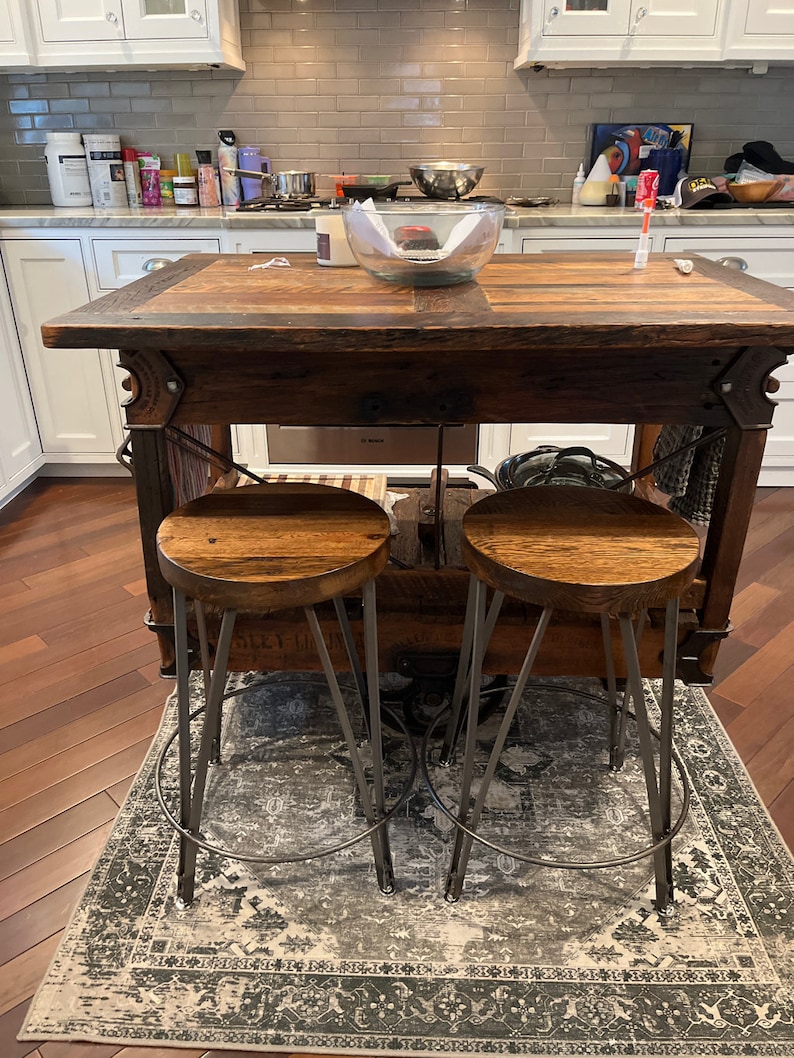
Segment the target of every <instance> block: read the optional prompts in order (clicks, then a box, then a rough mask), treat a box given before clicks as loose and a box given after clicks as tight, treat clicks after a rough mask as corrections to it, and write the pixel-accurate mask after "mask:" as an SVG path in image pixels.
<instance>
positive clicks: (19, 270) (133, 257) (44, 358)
mask: <svg viewBox="0 0 794 1058" xmlns="http://www.w3.org/2000/svg"><path fill="white" fill-rule="evenodd" d="M73 231H74V234H71V235H70V237H68V238H61V237H55V238H53V237H52V234H51V233H49V232H46V231H44V230H43V233H42V236H41V237H32V235H31V232H30V231H29V230H26V231H25V233H24V236H16V235H15V234H14V233H13V232H10V231H9V232H6V233H5V236H4V238H3V239H2V242H1V243H0V248H1V252H2V258H3V262H4V265H5V273H6V280H7V284H8V289H7V291H6V290H5V289H4V290H3V291H2V294H3V296H4V298H5V303H6V305H7V310H6V314H7V315H8V323H7V324H6V327H7V328H9V327H10V334H11V337H13V343H11V341H10V338H9V340H7V341H6V342H5V343H4V344H5V346H6V347H7V348H8V350H9V351H10V353H12V352H13V350H14V348H17V349H20V348H21V359H20V363H19V365H18V372H17V374H19V373H20V372H21V380H22V382H24V392H23V395H24V394H26V393H27V387H28V384H29V386H30V394H29V395H28V398H27V400H28V405H29V404H30V397H31V396H32V399H33V408H35V416H36V418H35V419H33V418H32V411H31V412H30V415H31V420H30V421H31V422H32V424H33V435H32V438H31V443H33V441H34V440H35V444H36V445H38V442H39V438H40V442H41V444H40V447H39V448H38V453H39V455H38V463H37V465H36V466H34V468H33V469H34V470H35V469H38V466H39V465H41V464H43V463H46V465H47V473H61V474H85V473H119V474H125V473H126V471H125V470H123V469H122V468H121V467H120V466H119V465H118V463H117V461H116V451H117V449H118V448H119V446H120V445H121V444H122V442H123V440H124V416H123V411H122V407H121V405H122V402H123V401H124V400H126V399H127V397H128V396H129V394H128V393H126V392H125V391H124V390H123V389H122V385H121V383H122V381H123V378H124V376H125V372H123V371H122V370H121V369H119V368H118V367H117V360H118V355H117V353H116V351H115V350H110V349H47V348H45V346H44V344H43V343H42V340H41V325H42V324H43V323H45V322H46V321H47V320H50V319H52V318H53V317H55V316H60V315H62V314H63V313H66V312H69V311H70V310H72V309H75V308H78V307H79V306H81V305H85V304H86V302H88V301H90V300H93V299H94V298H97V297H101V295H102V294H103V293H105V292H106V291H109V290H115V289H117V288H118V287H122V286H125V285H126V284H127V283H131V282H132V281H133V280H135V279H140V278H141V277H142V276H145V275H147V274H148V273H149V272H152V271H154V270H156V269H158V268H162V267H164V266H165V265H167V264H170V263H171V262H172V261H176V260H178V259H179V258H180V257H183V256H184V255H185V254H188V253H219V252H220V249H221V241H220V237H219V235H218V234H217V232H213V234H212V236H209V235H207V236H206V237H204V236H202V237H182V236H181V235H180V234H178V233H177V234H174V235H170V234H169V235H161V236H157V237H153V236H151V235H149V236H146V235H144V236H141V237H140V238H135V237H131V236H130V234H129V229H125V230H122V231H120V232H118V233H109V232H108V231H107V229H105V230H104V231H103V235H102V236H97V235H95V234H94V233H93V231H91V230H89V229H85V230H79V229H78V230H73ZM9 295H10V298H9ZM0 315H3V305H2V304H0ZM3 322H4V323H5V319H3ZM17 336H18V340H17ZM23 363H24V366H23ZM0 372H2V377H3V378H5V377H6V375H8V377H9V378H10V379H12V380H13V379H14V378H15V377H16V376H14V375H13V373H12V372H11V369H10V368H9V369H7V368H6V364H5V361H4V360H3V359H1V358H0ZM15 384H16V383H15ZM17 389H20V385H18V384H17ZM13 392H15V391H14V390H12V388H11V387H10V386H8V387H7V386H6V385H5V384H4V385H3V386H2V393H0V416H3V422H2V424H0V426H1V427H2V432H0V475H1V476H2V477H4V478H8V477H9V469H8V466H7V464H8V463H9V459H10V456H9V454H8V453H9V452H13V453H15V455H14V457H13V458H14V460H15V461H16V462H15V464H14V466H16V464H17V463H19V462H20V460H23V459H24V458H25V453H24V450H23V449H22V448H20V445H21V443H22V442H21V441H20V440H19V439H18V438H19V437H23V436H24V431H22V429H21V425H20V424H17V423H15V421H14V419H13V417H12V415H11V413H10V412H9V413H8V414H7V415H6V414H5V411H6V409H5V405H6V403H7V402H10V401H11V400H12V393H13ZM36 422H38V431H36ZM7 431H14V432H15V438H14V439H13V440H12V441H9V442H7V440H6V436H5V433H6V432H7ZM31 451H33V450H31ZM41 453H43V454H41ZM34 454H35V453H34ZM18 472H19V470H18V469H15V470H14V472H13V473H14V474H17V473H18ZM3 488H5V486H4V485H3V486H0V498H1V497H2V490H3Z"/></svg>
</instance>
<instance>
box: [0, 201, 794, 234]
mask: <svg viewBox="0 0 794 1058" xmlns="http://www.w3.org/2000/svg"><path fill="white" fill-rule="evenodd" d="M316 212H319V211H314V210H313V211H310V212H307V213H275V212H269V213H238V212H237V211H235V210H227V209H224V210H218V209H179V210H177V209H168V208H161V209H137V210H132V209H93V208H69V209H59V208H56V207H54V206H32V207H8V208H5V209H0V229H3V228H146V229H151V228H167V229H169V230H173V229H175V228H200V229H204V230H207V229H210V230H215V231H224V230H240V229H243V230H250V231H258V230H267V229H282V230H290V229H292V230H296V229H297V230H300V229H313V228H314V218H315V215H316ZM639 224H640V213H639V212H638V211H636V210H634V209H609V208H607V207H604V206H571V205H570V204H565V205H558V206H537V207H533V208H526V209H521V208H516V209H514V208H512V207H511V208H509V209H508V211H507V215H506V217H505V227H506V228H510V229H516V228H591V229H604V228H630V229H632V230H635V229H637V228H638V227H639ZM652 225H653V227H654V228H709V229H711V228H727V227H729V228H737V227H741V228H757V227H759V226H763V227H789V226H791V225H794V203H792V208H791V209H718V210H685V209H670V210H659V211H657V212H655V213H654V215H653V220H652Z"/></svg>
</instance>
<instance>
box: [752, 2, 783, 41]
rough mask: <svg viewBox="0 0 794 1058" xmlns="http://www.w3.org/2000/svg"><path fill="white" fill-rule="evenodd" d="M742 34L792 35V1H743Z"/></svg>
mask: <svg viewBox="0 0 794 1058" xmlns="http://www.w3.org/2000/svg"><path fill="white" fill-rule="evenodd" d="M744 6H745V8H746V11H745V19H744V32H745V33H748V34H755V33H758V34H764V35H766V36H776V35H777V34H781V33H782V34H790V35H794V0H745V5H744Z"/></svg>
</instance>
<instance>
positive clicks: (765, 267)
mask: <svg viewBox="0 0 794 1058" xmlns="http://www.w3.org/2000/svg"><path fill="white" fill-rule="evenodd" d="M664 249H665V252H666V253H674V254H677V255H679V256H680V255H681V254H684V253H687V252H690V253H699V254H702V255H703V257H708V258H709V259H710V260H712V261H720V260H730V259H734V263H735V264H736V265H738V266H739V268H741V264H744V265H745V266H746V269H743V270H746V271H747V273H748V274H749V275H753V276H756V278H758V279H766V280H767V282H769V283H775V284H776V285H777V286H779V287H794V238H792V237H783V238H776V237H774V236H763V235H761V236H757V237H741V236H740V237H739V238H736V237H727V236H726V237H724V238H723V237H721V236H718V237H713V238H710V239H709V238H706V239H703V238H700V237H698V236H691V235H690V236H688V237H687V236H684V237H681V236H678V235H677V236H675V237H671V236H668V237H667V238H665V240H664ZM740 262H741V264H740Z"/></svg>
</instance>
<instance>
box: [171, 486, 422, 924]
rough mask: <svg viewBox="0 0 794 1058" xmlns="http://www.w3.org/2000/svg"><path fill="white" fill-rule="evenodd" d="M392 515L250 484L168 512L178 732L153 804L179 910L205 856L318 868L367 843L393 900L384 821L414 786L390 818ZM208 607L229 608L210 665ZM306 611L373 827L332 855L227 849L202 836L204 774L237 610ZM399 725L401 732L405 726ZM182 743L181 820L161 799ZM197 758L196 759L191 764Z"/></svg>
mask: <svg viewBox="0 0 794 1058" xmlns="http://www.w3.org/2000/svg"><path fill="white" fill-rule="evenodd" d="M389 543H390V531H389V524H388V518H387V517H386V515H385V513H384V512H383V511H382V510H381V508H380V507H378V505H377V504H375V503H373V502H372V501H370V500H367V499H366V498H365V497H363V496H359V495H358V494H356V493H353V492H349V491H347V490H343V489H336V488H330V487H328V486H325V485H303V484H300V485H263V486H248V487H246V488H243V489H234V490H229V492H226V493H224V492H215V493H210V494H209V495H208V496H203V497H201V498H200V499H198V500H194V501H193V502H192V503H189V504H186V505H185V506H184V507H181V508H179V509H178V510H177V511H175V512H174V513H173V514H171V515H169V517H168V518H166V519H165V520H164V522H163V523H162V525H161V526H160V530H159V533H158V557H159V561H160V567H161V570H162V572H163V575H164V576H165V577H166V579H168V580H169V581H170V582H171V583H172V585H173V590H174V623H175V644H176V669H177V699H178V723H177V728H176V730H175V731H174V732H173V733H172V734H171V736H170V738H169V739H168V740H167V741H166V744H165V746H164V747H163V750H162V752H161V754H160V759H159V761H158V765H157V773H156V788H157V796H158V799H159V801H160V805H161V806H162V808H163V811H164V812H165V815H166V818H167V819H168V821H169V822H170V823H171V825H172V826H173V827H174V828H175V829H176V830H177V831H178V832H179V834H180V853H179V868H178V885H177V902H178V904H179V906H180V907H186V906H187V905H188V904H190V903H191V901H192V899H193V896H194V889H195V872H196V857H197V852H198V849H199V848H203V849H207V850H210V851H213V852H217V853H220V854H222V855H228V856H231V857H233V858H235V859H238V860H242V861H251V862H257V863H274V864H275V863H291V862H295V861H300V860H309V859H315V858H317V857H320V856H326V855H330V854H331V853H334V852H338V851H341V850H342V849H345V848H348V847H349V846H351V845H353V844H355V843H356V842H358V841H361V840H363V839H364V838H367V837H369V839H370V841H371V843H372V851H373V859H374V863H375V869H376V874H377V879H378V886H379V888H380V890H381V891H382V892H384V893H391V892H393V891H394V872H393V868H392V861H391V851H390V846H389V837H388V832H387V824H388V821H389V819H391V817H392V816H393V815H394V813H395V812H396V811H397V810H398V809H399V807H400V806H401V805H402V804H403V803H404V801H405V800H406V798H407V797H408V795H409V793H410V790H411V788H412V786H413V779H414V775H415V764H416V757H415V751H414V747H413V743H412V740H411V739H410V736H409V734H408V732H407V730H406V729H405V728H404V726H403V733H404V735H405V737H406V740H407V744H408V746H409V749H410V751H411V755H412V756H411V760H412V767H411V769H410V775H409V776H408V778H407V780H406V781H405V782H404V783H403V786H402V788H401V792H400V794H399V796H398V798H397V800H396V802H395V803H394V804H393V805H392V807H391V808H390V809H387V808H386V799H385V790H384V786H385V782H384V765H383V747H382V729H381V709H380V695H379V681H378V663H377V658H378V651H377V618H376V601H375V582H374V577H375V575H376V574H377V573H378V572H380V570H381V569H382V568H383V566H384V565H385V564H386V561H387V560H388V550H389ZM358 589H360V590H361V592H362V594H363V612H364V653H365V673H363V672H362V669H361V665H360V663H359V661H358V657H357V652H356V647H355V642H354V637H353V634H352V631H351V629H350V625H349V621H348V619H347V614H346V611H345V609H344V606H343V605H341V604H340V603H339V599H340V596H341V595H342V594H344V593H345V592H350V591H354V590H358ZM187 598H191V599H192V600H193V603H194V610H195V614H196V622H197V626H198V633H199V643H200V646H201V655H202V656H201V666H202V669H203V673H204V696H203V698H204V704H203V705H201V704H200V705H199V706H198V708H196V709H193V708H192V706H191V697H190V659H189V657H188V640H187V602H186V599H187ZM330 599H333V600H334V602H335V608H336V613H337V617H338V619H339V622H340V626H341V630H342V638H343V640H344V642H345V646H346V649H347V651H348V654H349V657H350V661H351V666H352V668H353V672H354V678H355V681H356V686H357V688H358V691H359V695H358V697H359V700H360V702H361V705H362V707H363V710H364V718H365V723H366V728H367V735H368V738H369V741H370V745H371V753H372V781H371V783H370V782H368V781H367V776H366V770H365V763H364V760H363V759H362V756H361V754H360V752H359V750H358V745H357V741H356V735H355V731H354V727H353V723H352V720H351V717H350V715H349V713H348V709H347V706H346V705H345V700H344V696H343V694H342V691H341V689H340V687H339V682H338V680H337V677H336V673H335V671H334V666H333V663H332V660H331V656H330V654H329V650H328V647H327V645H326V642H325V639H324V637H323V634H322V630H321V627H320V623H319V621H318V618H317V614H316V611H315V603H319V602H323V601H327V600H330ZM204 604H211V605H213V606H215V607H216V608H218V609H220V610H221V611H222V617H221V623H220V632H219V635H218V642H217V645H216V650H215V657H214V659H212V660H211V659H210V653H209V643H208V636H207V631H206V621H205V616H204ZM290 606H302V607H303V609H304V612H305V614H306V619H307V622H308V625H309V628H310V630H311V633H312V636H313V638H314V642H315V645H316V648H317V652H318V655H319V658H320V662H321V666H322V669H323V672H324V674H325V678H326V682H327V684H328V688H329V691H330V694H331V698H332V700H333V703H334V707H335V710H336V715H337V718H338V720H339V724H340V727H341V729H342V733H343V735H344V738H345V742H346V744H347V748H348V752H349V755H350V761H351V766H352V771H353V775H354V779H355V784H356V788H357V790H358V794H359V797H360V800H361V804H362V809H363V813H364V816H365V820H366V824H367V825H366V828H365V829H364V830H363V831H361V832H359V833H355V834H353V835H352V836H351V837H350V838H348V839H346V840H344V841H341V842H338V843H337V844H335V845H334V846H332V847H325V848H320V849H310V850H304V851H300V852H292V853H287V854H284V855H279V856H268V855H266V854H265V853H264V852H262V853H260V852H252V853H241V852H238V851H234V852H230V851H228V850H226V849H223V848H221V847H219V846H218V845H215V844H213V843H211V842H209V841H207V840H205V838H204V837H203V835H202V830H201V823H202V814H203V810H204V807H205V805H204V795H205V790H206V782H207V770H208V767H209V765H210V764H212V763H218V762H219V760H220V730H221V709H222V703H223V699H224V692H225V688H226V679H227V668H228V661H229V652H230V647H231V642H232V636H233V632H234V625H235V620H236V616H237V611H238V610H240V609H246V610H249V611H254V612H266V611H268V610H273V609H283V608H285V607H290ZM201 713H203V714H204V716H203V724H202V727H201V733H200V738H199V745H198V749H197V750H196V751H195V753H194V751H193V750H192V748H191V737H190V726H191V721H192V720H193V719H194V718H196V717H197V716H199V715H200V714H201ZM395 721H396V722H397V723H398V726H399V721H397V720H396V718H395ZM175 740H176V741H178V747H179V749H178V756H179V814H178V818H177V817H176V816H175V815H174V814H173V812H172V811H171V809H170V808H169V807H168V805H167V803H166V799H165V797H164V794H163V790H162V769H163V765H164V761H165V759H166V756H167V754H168V752H169V749H170V747H171V745H172V744H173V742H174V741H175ZM194 756H195V759H194Z"/></svg>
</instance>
